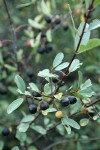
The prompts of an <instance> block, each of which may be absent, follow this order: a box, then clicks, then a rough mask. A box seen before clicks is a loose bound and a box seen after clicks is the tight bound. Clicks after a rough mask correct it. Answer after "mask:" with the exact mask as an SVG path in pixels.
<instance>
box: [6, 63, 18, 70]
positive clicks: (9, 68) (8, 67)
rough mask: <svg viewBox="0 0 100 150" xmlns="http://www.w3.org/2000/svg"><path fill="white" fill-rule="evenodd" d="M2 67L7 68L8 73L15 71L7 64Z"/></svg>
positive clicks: (14, 68)
mask: <svg viewBox="0 0 100 150" xmlns="http://www.w3.org/2000/svg"><path fill="white" fill-rule="evenodd" d="M4 67H5V68H7V69H8V70H9V71H16V70H17V69H16V67H13V66H10V65H8V64H5V65H4Z"/></svg>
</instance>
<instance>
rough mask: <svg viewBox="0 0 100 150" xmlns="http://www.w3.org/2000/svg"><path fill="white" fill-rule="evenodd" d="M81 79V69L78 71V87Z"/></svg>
mask: <svg viewBox="0 0 100 150" xmlns="http://www.w3.org/2000/svg"><path fill="white" fill-rule="evenodd" d="M82 81H83V74H82V72H81V71H78V88H79V87H80V85H81V84H82Z"/></svg>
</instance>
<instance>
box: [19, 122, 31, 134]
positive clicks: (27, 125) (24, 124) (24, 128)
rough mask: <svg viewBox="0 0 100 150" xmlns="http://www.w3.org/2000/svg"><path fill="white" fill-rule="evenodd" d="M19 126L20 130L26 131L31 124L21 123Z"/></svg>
mask: <svg viewBox="0 0 100 150" xmlns="http://www.w3.org/2000/svg"><path fill="white" fill-rule="evenodd" d="M17 128H18V130H19V132H26V131H27V130H28V128H29V124H28V123H20V124H19V126H18V127H17Z"/></svg>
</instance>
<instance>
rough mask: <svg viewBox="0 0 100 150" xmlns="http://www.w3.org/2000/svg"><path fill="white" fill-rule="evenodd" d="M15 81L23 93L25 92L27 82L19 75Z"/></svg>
mask: <svg viewBox="0 0 100 150" xmlns="http://www.w3.org/2000/svg"><path fill="white" fill-rule="evenodd" d="M15 82H16V84H17V87H18V89H19V90H20V91H21V92H22V93H24V92H25V82H24V80H23V79H22V78H21V77H20V76H19V75H16V76H15Z"/></svg>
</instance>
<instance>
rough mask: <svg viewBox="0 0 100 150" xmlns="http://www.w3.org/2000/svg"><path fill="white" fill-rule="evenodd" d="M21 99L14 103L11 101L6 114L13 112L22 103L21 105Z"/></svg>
mask: <svg viewBox="0 0 100 150" xmlns="http://www.w3.org/2000/svg"><path fill="white" fill-rule="evenodd" d="M23 101H24V100H23V99H22V98H19V99H16V100H15V101H13V102H12V103H11V104H10V105H9V106H8V108H7V113H8V114H11V113H12V112H13V111H14V110H16V109H17V108H18V107H19V106H20V105H21V104H22V103H23Z"/></svg>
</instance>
